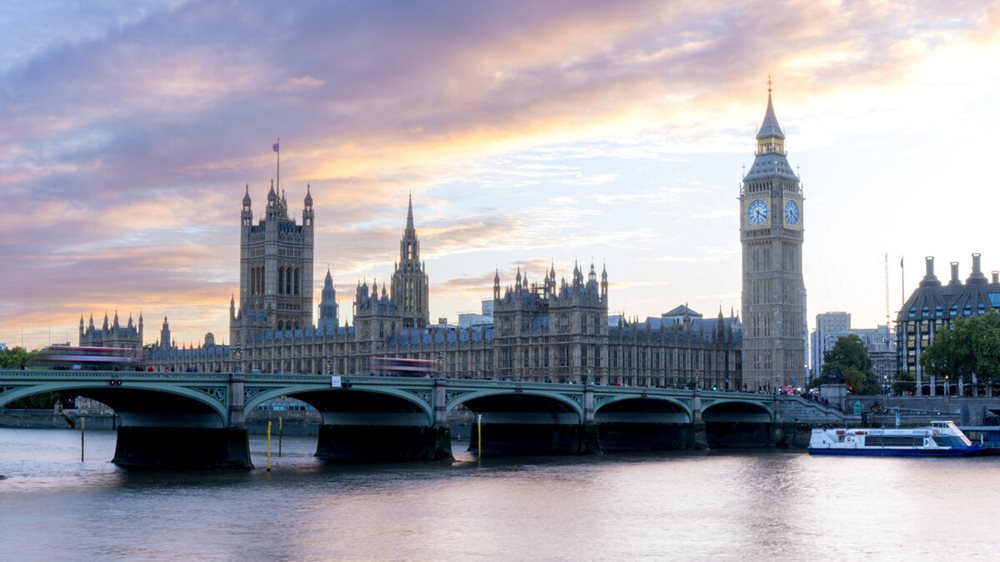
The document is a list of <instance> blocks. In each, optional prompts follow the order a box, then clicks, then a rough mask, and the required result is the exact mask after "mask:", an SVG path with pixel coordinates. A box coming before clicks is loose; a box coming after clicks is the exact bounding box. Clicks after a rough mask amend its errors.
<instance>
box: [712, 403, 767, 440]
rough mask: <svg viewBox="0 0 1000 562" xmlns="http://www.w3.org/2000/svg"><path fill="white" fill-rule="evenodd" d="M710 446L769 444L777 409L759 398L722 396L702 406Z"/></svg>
mask: <svg viewBox="0 0 1000 562" xmlns="http://www.w3.org/2000/svg"><path fill="white" fill-rule="evenodd" d="M701 418H702V420H704V422H705V436H706V438H707V441H708V446H709V447H713V448H720V447H722V448H724V447H766V446H768V445H770V444H771V443H772V441H773V436H772V429H773V425H774V411H773V409H772V408H771V407H768V405H767V404H765V403H762V402H761V401H756V400H741V399H738V398H730V399H720V400H718V401H713V402H712V403H711V404H709V405H706V406H705V407H704V408H702V411H701Z"/></svg>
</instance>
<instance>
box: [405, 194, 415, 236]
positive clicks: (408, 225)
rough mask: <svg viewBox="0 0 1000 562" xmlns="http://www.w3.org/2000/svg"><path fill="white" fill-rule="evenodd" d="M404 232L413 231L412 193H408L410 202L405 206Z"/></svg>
mask: <svg viewBox="0 0 1000 562" xmlns="http://www.w3.org/2000/svg"><path fill="white" fill-rule="evenodd" d="M406 230H407V231H411V230H413V192H412V191H411V192H410V200H409V203H408V204H407V206H406Z"/></svg>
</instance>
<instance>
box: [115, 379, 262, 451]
mask: <svg viewBox="0 0 1000 562" xmlns="http://www.w3.org/2000/svg"><path fill="white" fill-rule="evenodd" d="M227 399H228V403H229V409H228V418H229V419H228V423H219V418H218V417H217V416H213V415H204V414H194V413H188V414H176V413H175V414H172V415H171V414H166V413H163V412H151V413H142V412H120V413H121V414H122V425H121V426H120V427H119V428H118V437H117V440H116V443H115V456H114V458H113V459H112V462H113V463H115V464H117V465H118V466H121V467H124V468H130V469H162V468H171V469H214V468H230V469H243V470H249V469H252V468H253V463H252V462H251V459H250V436H249V434H248V433H247V428H246V422H245V419H244V414H243V375H242V374H239V373H236V374H232V375H230V376H229V381H228V388H227ZM123 409H124V408H123ZM181 420H184V421H186V422H187V423H186V424H185V425H174V424H176V423H177V422H178V421H181Z"/></svg>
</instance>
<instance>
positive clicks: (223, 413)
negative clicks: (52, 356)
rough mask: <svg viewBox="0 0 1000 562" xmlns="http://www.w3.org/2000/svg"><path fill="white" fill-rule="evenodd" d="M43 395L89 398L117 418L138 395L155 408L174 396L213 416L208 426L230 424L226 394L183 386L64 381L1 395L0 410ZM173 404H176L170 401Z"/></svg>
mask: <svg viewBox="0 0 1000 562" xmlns="http://www.w3.org/2000/svg"><path fill="white" fill-rule="evenodd" d="M46 392H72V393H75V394H78V395H80V396H85V397H87V398H92V399H94V400H97V401H99V402H101V403H103V404H106V405H107V406H108V407H110V408H111V409H112V410H114V411H115V413H117V414H118V415H119V416H121V415H123V414H125V415H128V412H130V411H132V410H133V409H132V408H129V407H128V406H129V405H130V404H134V403H135V398H136V396H137V395H141V396H143V400H141V401H142V402H143V403H147V402H148V403H153V404H155V403H156V402H157V401H158V400H156V398H157V397H158V396H159V397H164V396H173V397H177V398H182V399H185V402H187V403H188V404H189V405H193V406H195V408H194V409H195V410H200V411H202V412H204V413H212V414H216V415H217V416H218V421H217V423H215V422H212V423H211V425H213V426H217V427H224V426H225V425H227V423H228V421H229V415H228V414H229V412H228V405H227V402H226V395H225V391H224V390H223V391H222V393H221V394H216V395H212V394H208V393H207V392H205V391H202V390H198V389H195V388H189V387H184V386H173V385H164V384H162V383H144V382H131V381H130V382H129V383H128V385H126V386H111V385H109V384H108V382H107V381H100V382H98V381H66V382H46V383H44V384H35V385H30V386H18V387H15V388H13V389H11V390H8V391H6V392H4V393H0V407H2V406H3V405H5V404H9V403H11V402H14V401H15V400H20V399H21V398H26V397H28V396H32V395H35V394H42V393H46ZM171 402H172V403H174V404H176V403H178V401H176V400H172V401H171Z"/></svg>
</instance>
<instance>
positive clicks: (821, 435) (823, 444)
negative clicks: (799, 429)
mask: <svg viewBox="0 0 1000 562" xmlns="http://www.w3.org/2000/svg"><path fill="white" fill-rule="evenodd" d="M983 449H984V447H983V446H982V445H973V444H972V441H970V440H969V438H968V437H966V436H965V434H964V433H962V430H960V429H958V427H956V426H955V424H954V423H952V422H951V421H932V422H931V425H930V426H929V427H911V428H896V429H874V428H841V429H814V430H812V437H811V438H810V439H809V453H810V454H813V455H892V456H922V457H964V456H967V455H975V454H980V453H982V452H983Z"/></svg>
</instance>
